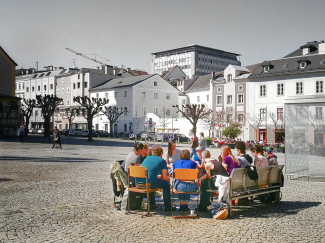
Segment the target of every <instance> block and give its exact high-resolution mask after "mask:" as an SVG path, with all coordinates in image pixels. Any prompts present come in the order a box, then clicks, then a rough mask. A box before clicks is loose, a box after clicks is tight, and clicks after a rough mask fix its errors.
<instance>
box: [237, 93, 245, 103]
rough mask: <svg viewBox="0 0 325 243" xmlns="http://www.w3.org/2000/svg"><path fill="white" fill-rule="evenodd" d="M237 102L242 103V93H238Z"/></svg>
mask: <svg viewBox="0 0 325 243" xmlns="http://www.w3.org/2000/svg"><path fill="white" fill-rule="evenodd" d="M238 104H244V95H243V94H239V95H238Z"/></svg>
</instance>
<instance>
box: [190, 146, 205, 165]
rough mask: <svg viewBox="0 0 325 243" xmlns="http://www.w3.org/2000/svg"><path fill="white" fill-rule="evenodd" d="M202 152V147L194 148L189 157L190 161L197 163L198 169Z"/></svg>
mask: <svg viewBox="0 0 325 243" xmlns="http://www.w3.org/2000/svg"><path fill="white" fill-rule="evenodd" d="M202 152H203V149H202V148H201V147H197V148H196V153H195V154H194V155H193V157H192V158H191V160H192V161H194V162H195V163H196V164H197V168H198V169H202V168H204V167H202Z"/></svg>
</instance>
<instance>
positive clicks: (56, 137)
mask: <svg viewBox="0 0 325 243" xmlns="http://www.w3.org/2000/svg"><path fill="white" fill-rule="evenodd" d="M53 137H54V143H53V146H52V147H51V148H54V147H55V146H57V145H60V149H62V145H61V137H60V132H59V130H58V128H57V127H55V128H54V131H53Z"/></svg>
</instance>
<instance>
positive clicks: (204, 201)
mask: <svg viewBox="0 0 325 243" xmlns="http://www.w3.org/2000/svg"><path fill="white" fill-rule="evenodd" d="M208 183H209V179H205V180H203V181H202V182H201V197H200V204H199V210H200V211H206V210H207V207H208V206H209V205H210V204H211V202H210V193H209V192H207V190H208V189H209V185H208Z"/></svg>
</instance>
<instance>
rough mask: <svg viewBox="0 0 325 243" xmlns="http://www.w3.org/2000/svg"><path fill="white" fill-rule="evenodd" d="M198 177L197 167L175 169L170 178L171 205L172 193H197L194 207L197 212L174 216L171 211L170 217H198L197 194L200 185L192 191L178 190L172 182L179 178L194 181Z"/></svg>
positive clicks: (198, 193)
mask: <svg viewBox="0 0 325 243" xmlns="http://www.w3.org/2000/svg"><path fill="white" fill-rule="evenodd" d="M198 179H199V171H198V170H197V169H175V170H174V173H173V180H172V194H171V197H170V200H171V207H172V206H173V193H178V194H197V195H198V198H197V201H196V208H197V213H196V215H188V216H175V215H174V214H173V211H172V218H174V219H175V218H192V219H195V218H198V217H199V210H198V208H199V195H200V187H199V188H198V189H197V190H196V191H194V192H180V191H176V189H175V188H174V183H175V180H180V181H191V182H193V183H195V180H198Z"/></svg>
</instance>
